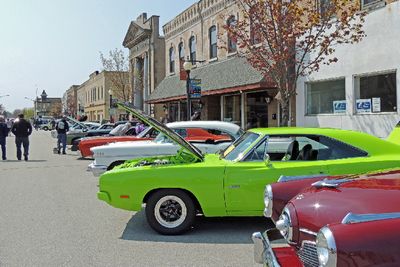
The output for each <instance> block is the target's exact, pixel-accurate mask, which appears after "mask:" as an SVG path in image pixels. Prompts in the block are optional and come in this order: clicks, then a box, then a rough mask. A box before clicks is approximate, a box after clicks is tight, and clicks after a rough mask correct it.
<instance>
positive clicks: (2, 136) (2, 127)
mask: <svg viewBox="0 0 400 267" xmlns="http://www.w3.org/2000/svg"><path fill="white" fill-rule="evenodd" d="M8 131H9V130H8V127H7V124H6V123H5V120H4V117H3V116H0V146H1V158H2V159H3V160H7V157H6V137H7V136H8Z"/></svg>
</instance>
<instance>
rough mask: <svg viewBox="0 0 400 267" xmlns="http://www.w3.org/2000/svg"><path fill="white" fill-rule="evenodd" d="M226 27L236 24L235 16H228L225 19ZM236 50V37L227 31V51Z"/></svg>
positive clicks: (232, 51)
mask: <svg viewBox="0 0 400 267" xmlns="http://www.w3.org/2000/svg"><path fill="white" fill-rule="evenodd" d="M226 24H227V26H228V27H235V26H236V18H235V16H230V17H229V19H228V20H227V21H226ZM236 50H237V45H236V38H235V37H234V36H232V34H231V33H230V32H228V53H234V52H236Z"/></svg>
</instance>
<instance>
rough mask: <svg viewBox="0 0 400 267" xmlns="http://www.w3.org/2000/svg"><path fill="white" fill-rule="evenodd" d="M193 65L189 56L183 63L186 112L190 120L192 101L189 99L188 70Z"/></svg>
mask: <svg viewBox="0 0 400 267" xmlns="http://www.w3.org/2000/svg"><path fill="white" fill-rule="evenodd" d="M192 68H193V65H192V62H190V60H189V58H188V59H187V60H186V61H185V63H183V69H184V70H185V71H186V112H187V113H186V114H187V120H188V121H189V120H191V117H192V111H191V109H192V103H191V101H190V71H191V70H192Z"/></svg>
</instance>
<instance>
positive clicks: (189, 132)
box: [81, 121, 243, 176]
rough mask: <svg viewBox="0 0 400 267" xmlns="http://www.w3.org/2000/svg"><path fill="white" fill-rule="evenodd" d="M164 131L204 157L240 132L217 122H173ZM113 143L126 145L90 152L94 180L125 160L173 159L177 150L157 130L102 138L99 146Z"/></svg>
mask: <svg viewBox="0 0 400 267" xmlns="http://www.w3.org/2000/svg"><path fill="white" fill-rule="evenodd" d="M167 127H168V128H169V129H172V130H173V131H174V132H176V133H178V134H179V135H180V136H181V137H183V138H184V139H185V140H186V141H188V142H190V143H192V144H193V145H195V146H196V147H197V148H198V149H200V151H202V152H203V153H215V152H218V151H220V150H223V149H225V148H226V147H228V146H229V145H230V144H231V143H232V142H233V141H234V140H236V139H237V138H238V137H239V136H240V135H241V134H242V132H243V131H242V130H241V129H240V127H239V126H237V125H236V124H233V123H229V122H220V121H183V122H172V123H168V124H167ZM153 138H155V139H154V140H153V141H144V140H146V139H147V140H149V139H153ZM114 140H116V141H120V140H121V141H125V142H122V143H121V142H117V143H110V144H108V145H104V146H98V147H93V148H91V149H90V150H91V152H92V153H93V157H94V159H95V160H94V162H93V163H92V164H90V165H89V167H88V168H89V170H91V171H92V172H93V174H94V175H95V176H99V175H100V174H102V173H104V172H105V171H106V170H110V169H112V168H114V167H115V166H117V165H120V164H122V163H124V162H125V161H126V160H130V159H135V158H140V157H152V156H160V155H162V156H166V155H175V154H176V153H177V151H178V150H179V149H180V146H179V145H178V144H175V143H173V142H172V140H171V139H169V138H168V137H167V136H165V135H164V134H162V133H161V134H159V131H158V130H157V128H154V127H150V128H148V129H147V130H146V131H145V132H142V133H141V134H140V135H139V136H137V137H133V136H132V137H122V136H121V137H112V138H111V139H110V140H107V138H103V139H101V142H105V141H106V142H112V141H114ZM91 141H92V140H89V144H93V142H91ZM94 141H96V139H95V140H94ZM82 143H84V142H82ZM82 143H81V144H82ZM82 145H84V144H82Z"/></svg>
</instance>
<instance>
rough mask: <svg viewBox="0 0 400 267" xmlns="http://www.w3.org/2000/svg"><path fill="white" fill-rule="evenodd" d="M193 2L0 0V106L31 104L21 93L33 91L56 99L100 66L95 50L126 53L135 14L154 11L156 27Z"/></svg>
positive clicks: (149, 14)
mask: <svg viewBox="0 0 400 267" xmlns="http://www.w3.org/2000/svg"><path fill="white" fill-rule="evenodd" d="M195 2H196V1H195V0H148V1H141V0H0V104H3V105H4V106H5V108H6V110H8V111H11V112H12V111H13V110H14V109H17V108H24V107H33V102H32V101H30V100H26V99H25V97H28V98H31V99H34V98H35V96H36V89H37V91H38V95H40V94H41V92H42V91H43V90H46V92H47V94H48V96H49V97H62V95H63V93H64V92H65V91H66V90H67V89H68V88H69V87H70V86H71V85H73V84H78V85H79V84H81V83H83V82H84V81H86V80H87V79H88V78H89V74H90V73H92V72H94V71H95V70H101V69H102V66H101V62H100V57H99V53H100V52H103V53H108V51H110V50H113V49H114V48H120V49H123V50H124V52H125V53H126V55H128V53H129V51H128V49H126V48H124V47H123V46H122V41H123V39H124V37H125V34H126V32H127V30H128V26H129V24H130V22H131V21H132V20H135V19H136V18H137V17H138V16H139V15H140V14H141V13H143V12H146V13H147V17H150V16H151V15H159V16H160V26H162V25H164V24H165V23H167V22H168V21H169V20H171V19H173V18H174V17H175V16H176V15H178V14H179V13H180V12H182V11H183V10H185V9H186V8H187V7H189V6H190V5H191V4H193V3H195ZM160 33H161V34H162V29H160ZM3 95H10V96H7V97H1V96H3Z"/></svg>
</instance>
